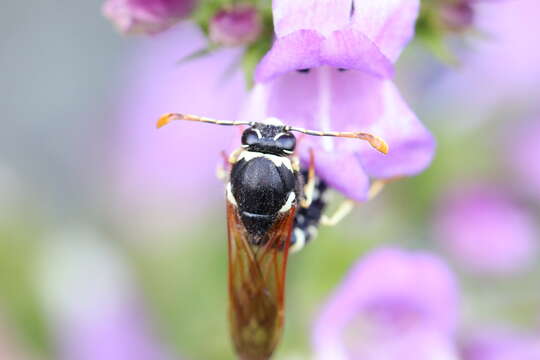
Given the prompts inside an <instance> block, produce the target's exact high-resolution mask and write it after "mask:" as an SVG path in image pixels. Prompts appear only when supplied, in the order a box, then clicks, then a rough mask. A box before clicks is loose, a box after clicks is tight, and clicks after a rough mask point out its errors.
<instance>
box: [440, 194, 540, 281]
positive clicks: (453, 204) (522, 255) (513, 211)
mask: <svg viewBox="0 0 540 360" xmlns="http://www.w3.org/2000/svg"><path fill="white" fill-rule="evenodd" d="M435 223H436V226H435V236H436V238H437V239H438V240H439V241H440V242H441V243H442V245H443V246H444V247H445V248H446V249H447V250H448V251H449V252H450V253H451V254H452V255H453V256H454V257H455V258H456V259H457V260H459V261H460V262H461V263H463V264H464V265H466V266H468V267H469V268H470V269H472V270H474V271H477V272H481V273H487V274H508V273H511V272H515V271H518V270H523V269H524V268H526V267H528V266H529V265H531V263H532V260H534V258H535V250H536V248H537V236H538V232H537V229H536V227H535V223H534V220H533V219H532V218H531V216H530V215H529V213H528V212H527V211H526V210H525V209H523V208H522V207H520V206H519V205H518V204H516V203H514V201H513V200H512V199H511V198H510V197H509V196H508V195H507V194H506V193H505V190H504V189H500V188H496V187H492V186H489V185H475V186H465V187H462V188H459V189H457V190H454V191H452V192H451V193H450V194H448V195H447V196H445V197H444V198H443V199H442V200H441V203H440V210H439V212H438V214H437V219H436V221H435Z"/></svg>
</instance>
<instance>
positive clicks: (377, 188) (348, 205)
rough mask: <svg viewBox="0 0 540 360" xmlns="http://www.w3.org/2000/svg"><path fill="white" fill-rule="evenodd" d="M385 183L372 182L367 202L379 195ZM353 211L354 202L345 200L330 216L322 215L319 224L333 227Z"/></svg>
mask: <svg viewBox="0 0 540 360" xmlns="http://www.w3.org/2000/svg"><path fill="white" fill-rule="evenodd" d="M386 183H387V181H385V180H376V181H374V182H373V183H372V184H371V186H370V188H369V190H368V200H372V199H373V198H375V197H376V196H377V195H379V194H380V193H381V191H382V190H383V189H384V186H385V185H386ZM353 209H354V201H352V200H345V201H343V202H342V203H341V204H340V205H339V207H338V209H337V210H336V212H335V213H334V214H332V216H327V215H323V216H322V218H321V224H322V225H324V226H335V225H337V224H339V223H340V222H341V220H343V219H344V218H345V217H346V216H347V215H349V213H350V212H351V211H352V210H353Z"/></svg>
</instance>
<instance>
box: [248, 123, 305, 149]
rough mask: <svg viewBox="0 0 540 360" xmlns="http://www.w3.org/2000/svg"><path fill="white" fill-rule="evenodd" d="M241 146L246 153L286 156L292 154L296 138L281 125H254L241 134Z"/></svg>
mask: <svg viewBox="0 0 540 360" xmlns="http://www.w3.org/2000/svg"><path fill="white" fill-rule="evenodd" d="M242 146H243V147H244V148H245V149H246V150H248V151H255V152H261V153H265V154H274V155H281V156H286V155H290V154H292V153H293V152H294V148H295V147H296V138H295V136H294V135H293V134H292V133H291V132H289V131H287V130H286V128H285V126H284V125H283V124H280V125H278V124H273V123H268V122H265V123H255V124H254V125H253V126H251V127H249V128H248V129H246V130H245V131H244V132H243V134H242Z"/></svg>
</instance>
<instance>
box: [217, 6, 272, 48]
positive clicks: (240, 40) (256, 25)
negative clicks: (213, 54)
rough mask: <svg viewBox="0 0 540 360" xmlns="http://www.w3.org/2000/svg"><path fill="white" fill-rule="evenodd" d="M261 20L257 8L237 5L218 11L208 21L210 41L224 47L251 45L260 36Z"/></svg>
mask: <svg viewBox="0 0 540 360" xmlns="http://www.w3.org/2000/svg"><path fill="white" fill-rule="evenodd" d="M261 31H262V20H261V16H260V15H259V13H258V11H257V8H255V7H254V6H252V5H249V4H238V5H235V6H232V7H230V8H225V9H222V10H220V11H219V12H218V13H217V14H216V15H215V16H214V17H213V18H212V20H211V21H210V25H209V36H210V40H211V41H212V42H214V43H216V44H219V45H224V46H239V45H247V44H251V43H252V42H254V41H255V40H257V38H258V37H259V35H260V34H261Z"/></svg>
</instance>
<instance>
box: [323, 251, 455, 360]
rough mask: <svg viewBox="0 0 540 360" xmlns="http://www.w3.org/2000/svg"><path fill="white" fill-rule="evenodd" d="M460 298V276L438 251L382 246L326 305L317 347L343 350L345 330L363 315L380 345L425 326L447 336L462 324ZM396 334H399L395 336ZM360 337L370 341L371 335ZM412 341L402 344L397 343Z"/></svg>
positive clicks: (337, 351) (384, 347) (380, 347)
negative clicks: (458, 282) (455, 276)
mask: <svg viewBox="0 0 540 360" xmlns="http://www.w3.org/2000/svg"><path fill="white" fill-rule="evenodd" d="M457 303H458V292H457V286H456V281H455V278H454V276H453V274H452V273H451V272H450V270H449V268H448V267H447V266H446V264H444V263H443V262H442V261H441V260H440V259H439V258H438V257H436V256H434V255H431V254H429V253H408V252H405V251H402V250H399V249H394V248H386V249H379V250H376V251H374V252H373V253H371V254H370V255H368V256H367V257H366V258H364V259H362V260H361V261H360V262H359V263H358V264H357V265H356V266H355V267H354V268H353V269H352V270H351V271H350V273H349V275H348V276H347V278H346V280H345V281H344V282H343V283H342V284H341V286H340V287H339V288H338V290H337V291H336V292H335V294H334V296H333V297H332V299H331V300H330V302H329V303H328V304H327V305H326V306H325V308H324V310H323V312H322V314H321V316H320V317H319V319H318V320H317V322H316V324H315V328H314V337H313V341H314V345H315V348H316V352H317V353H323V354H324V353H331V351H329V349H334V350H336V353H338V354H339V353H340V354H343V353H344V352H345V351H344V348H346V347H347V344H346V342H345V338H344V336H343V335H344V332H345V330H346V328H347V327H348V326H349V325H350V324H351V322H352V321H354V320H355V319H357V318H358V317H360V318H361V319H362V320H363V323H364V324H369V326H370V327H371V328H372V329H375V330H376V331H375V333H370V335H373V334H375V336H374V337H373V338H372V339H374V340H376V341H374V342H373V343H372V344H371V345H372V346H371V347H372V348H378V351H383V350H385V349H386V347H387V346H386V345H388V342H389V341H390V342H391V343H393V344H394V345H396V344H398V345H399V338H400V337H403V336H405V335H407V336H412V339H414V338H415V336H413V335H415V334H419V333H423V332H424V331H428V333H426V334H428V335H429V334H434V335H437V336H439V335H441V336H443V339H444V337H445V336H447V337H450V336H451V335H452V334H453V332H454V331H455V327H456V320H457ZM377 329H379V330H382V331H379V330H377ZM394 336H396V337H397V339H398V340H396V339H393V340H392V339H391V337H394ZM353 340H354V339H353ZM356 340H358V341H366V337H364V340H362V339H360V338H359V337H358V338H357V339H356ZM415 343H416V342H415ZM436 343H439V342H436ZM385 344H386V345H385ZM367 345H369V344H367ZM409 345H410V344H409ZM407 347H408V346H407V344H402V345H400V346H398V347H397V348H398V349H400V348H401V349H403V348H407ZM437 347H438V345H437V346H434V349H435V348H437ZM340 348H341V351H339V350H340ZM368 348H369V346H368ZM441 348H442V349H443V348H444V346H443V347H441ZM432 355H433V354H432ZM351 358H355V359H356V358H365V357H351ZM367 358H368V359H371V357H367ZM373 358H374V359H386V358H391V359H393V358H394V357H382V358H381V357H373ZM425 358H426V359H431V358H433V357H431V358H430V357H429V356H426V357H425Z"/></svg>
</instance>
